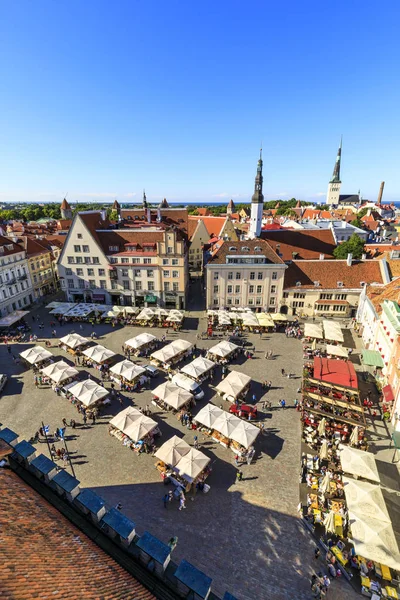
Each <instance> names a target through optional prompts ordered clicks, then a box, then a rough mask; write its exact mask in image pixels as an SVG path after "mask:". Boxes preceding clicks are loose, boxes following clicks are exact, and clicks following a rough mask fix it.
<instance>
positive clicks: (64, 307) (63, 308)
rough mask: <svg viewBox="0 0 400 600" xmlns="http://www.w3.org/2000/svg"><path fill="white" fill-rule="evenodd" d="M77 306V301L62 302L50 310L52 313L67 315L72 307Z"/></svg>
mask: <svg viewBox="0 0 400 600" xmlns="http://www.w3.org/2000/svg"><path fill="white" fill-rule="evenodd" d="M74 306H76V302H60V303H59V304H58V306H56V307H55V308H53V309H52V310H51V311H50V314H51V315H58V316H61V315H65V313H67V312H68V311H69V310H70V309H71V308H73V307H74Z"/></svg>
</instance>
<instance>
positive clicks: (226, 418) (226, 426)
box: [213, 411, 241, 438]
mask: <svg viewBox="0 0 400 600" xmlns="http://www.w3.org/2000/svg"><path fill="white" fill-rule="evenodd" d="M239 423H241V420H240V419H239V417H235V415H232V414H231V413H228V412H226V411H222V414H221V415H219V416H218V417H217V418H216V419H215V421H214V424H213V429H215V431H219V433H222V435H224V436H225V437H227V438H230V437H231V435H232V432H233V431H234V430H235V429H236V427H237V426H238V425H239Z"/></svg>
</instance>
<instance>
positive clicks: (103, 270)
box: [99, 269, 106, 277]
mask: <svg viewBox="0 0 400 600" xmlns="http://www.w3.org/2000/svg"><path fill="white" fill-rule="evenodd" d="M105 274H106V271H105V269H99V276H100V277H104V275H105Z"/></svg>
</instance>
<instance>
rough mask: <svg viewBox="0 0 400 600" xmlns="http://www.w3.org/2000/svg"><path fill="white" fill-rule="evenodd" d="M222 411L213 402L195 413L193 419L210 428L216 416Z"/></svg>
mask: <svg viewBox="0 0 400 600" xmlns="http://www.w3.org/2000/svg"><path fill="white" fill-rule="evenodd" d="M223 412H224V411H223V410H222V409H221V408H218V406H215V405H214V404H206V406H204V407H203V408H202V409H201V410H200V412H198V413H197V415H196V416H195V417H194V420H195V421H197V422H198V423H201V424H202V425H204V426H205V427H208V428H209V429H211V428H212V427H213V425H214V423H215V421H216V420H217V418H218V417H219V416H220V415H222V413H223Z"/></svg>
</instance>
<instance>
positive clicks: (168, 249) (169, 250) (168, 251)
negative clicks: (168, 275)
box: [167, 246, 173, 254]
mask: <svg viewBox="0 0 400 600" xmlns="http://www.w3.org/2000/svg"><path fill="white" fill-rule="evenodd" d="M172 251H173V248H172V246H168V248H167V254H172Z"/></svg>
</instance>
